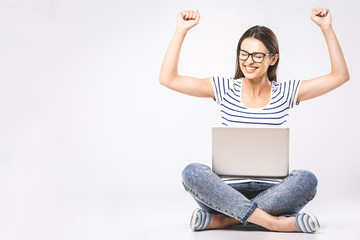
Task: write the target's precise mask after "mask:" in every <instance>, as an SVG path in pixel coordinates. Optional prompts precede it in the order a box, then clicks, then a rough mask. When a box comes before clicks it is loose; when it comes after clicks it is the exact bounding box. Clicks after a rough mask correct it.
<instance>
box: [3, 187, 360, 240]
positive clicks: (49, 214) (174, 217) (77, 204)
mask: <svg viewBox="0 0 360 240" xmlns="http://www.w3.org/2000/svg"><path fill="white" fill-rule="evenodd" d="M143 187H144V188H146V186H145V185H143ZM138 190H141V188H138ZM113 192H114V194H115V193H116V194H117V195H110V194H102V193H101V192H95V193H96V194H90V193H89V192H86V193H87V194H81V193H78V194H76V193H73V194H72V195H69V196H65V197H64V196H63V197H58V196H55V197H54V198H52V199H50V198H45V199H41V198H40V197H36V198H35V199H31V198H16V199H15V198H13V197H12V198H9V199H7V197H8V196H7V195H3V196H2V197H1V198H0V202H1V201H2V204H0V239H1V240H24V239H25V240H49V239H51V240H83V239H84V240H113V239H114V240H152V239H154V240H160V239H166V240H169V239H171V240H176V239H179V240H180V239H181V240H184V239H186V240H188V239H189V240H191V239H199V240H200V239H203V240H222V239H224V240H231V239H236V240H238V239H252V240H272V239H274V240H275V239H276V240H281V239H284V240H285V239H286V240H292V239H295V240H296V239H324V240H325V239H326V240H335V239H336V240H339V239H344V240H351V239H360V234H358V233H359V232H360V231H359V228H360V227H359V216H360V204H359V203H360V197H357V198H352V199H345V198H342V199H333V198H330V197H328V198H326V197H324V196H317V197H316V198H315V200H314V201H312V202H311V203H309V205H308V206H307V207H306V210H308V211H311V212H313V213H314V214H316V216H317V217H318V219H319V221H320V225H321V229H320V231H319V232H317V233H315V234H305V233H277V232H268V231H244V230H210V231H202V232H192V231H191V229H190V227H189V221H190V215H191V213H192V211H193V210H194V208H195V207H196V204H195V202H194V201H193V199H192V198H191V197H190V196H189V195H188V194H187V193H186V192H185V191H173V192H171V191H167V192H166V194H164V192H157V193H156V192H153V193H152V194H144V195H143V194H140V195H135V193H134V194H127V195H126V194H124V193H121V192H120V191H117V192H115V191H113ZM126 193H132V192H129V191H128V192H126Z"/></svg>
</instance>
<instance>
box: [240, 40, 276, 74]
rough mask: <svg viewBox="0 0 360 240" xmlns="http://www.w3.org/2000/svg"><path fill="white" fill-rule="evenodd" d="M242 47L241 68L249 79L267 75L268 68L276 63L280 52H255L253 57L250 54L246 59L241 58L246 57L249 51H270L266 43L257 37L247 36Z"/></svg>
mask: <svg viewBox="0 0 360 240" xmlns="http://www.w3.org/2000/svg"><path fill="white" fill-rule="evenodd" d="M240 49H241V50H243V51H240V54H239V64H240V69H241V71H242V72H243V73H244V75H245V77H246V78H247V79H258V78H264V77H267V70H268V68H269V67H270V66H271V65H274V64H275V63H276V61H277V59H278V54H276V55H275V56H264V55H262V54H256V55H255V54H254V55H252V57H251V56H250V55H249V56H248V58H247V59H246V60H241V59H245V58H246V57H247V55H248V53H250V54H251V53H255V52H257V53H264V54H269V53H270V52H269V50H268V49H267V48H266V47H265V45H264V44H263V43H262V42H261V41H259V40H257V39H256V38H245V39H244V40H243V42H242V43H241V48H240ZM262 57H263V60H262ZM254 60H255V61H254ZM261 61H262V62H261Z"/></svg>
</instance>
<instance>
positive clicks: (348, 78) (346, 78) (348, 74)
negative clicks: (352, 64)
mask: <svg viewBox="0 0 360 240" xmlns="http://www.w3.org/2000/svg"><path fill="white" fill-rule="evenodd" d="M344 79H345V82H347V81H349V80H350V73H349V72H347V73H346V74H345V77H344Z"/></svg>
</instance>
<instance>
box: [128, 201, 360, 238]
mask: <svg viewBox="0 0 360 240" xmlns="http://www.w3.org/2000/svg"><path fill="white" fill-rule="evenodd" d="M359 203H360V198H359V199H351V200H344V199H342V200H334V199H326V201H323V202H319V201H314V202H313V203H310V204H309V205H308V206H307V207H306V210H310V211H311V212H313V213H316V216H317V217H318V219H319V221H320V225H321V228H320V231H319V232H317V233H315V234H306V233H278V232H268V231H244V230H230V229H227V230H209V231H202V232H192V231H191V230H190V228H189V220H190V215H191V211H192V209H190V208H188V207H189V206H186V207H184V208H182V209H178V211H174V210H173V209H171V210H170V208H168V209H166V208H161V207H156V208H154V211H153V215H149V216H144V217H145V218H146V220H145V221H141V222H142V225H141V227H139V225H138V224H136V222H132V223H131V222H128V224H126V225H127V226H126V228H124V229H123V231H122V234H121V239H204V240H212V239H214V240H215V239H216V240H221V239H226V240H231V239H236V240H238V239H252V240H257V239H259V240H264V239H266V240H271V239H274V240H281V239H286V240H292V239H294V240H296V239H326V240H332V239H334V240H335V239H336V240H339V239H346V240H349V239H360V234H359V222H360V221H359V214H360V206H359ZM194 207H195V205H194ZM161 209H162V210H161ZM138 223H139V222H138Z"/></svg>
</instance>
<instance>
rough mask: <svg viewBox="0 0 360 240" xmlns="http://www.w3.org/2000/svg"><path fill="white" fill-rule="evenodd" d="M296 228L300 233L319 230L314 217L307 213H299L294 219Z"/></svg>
mask: <svg viewBox="0 0 360 240" xmlns="http://www.w3.org/2000/svg"><path fill="white" fill-rule="evenodd" d="M295 223H296V227H297V228H298V229H299V231H300V232H304V233H312V232H316V231H318V230H319V228H320V225H319V222H318V220H317V219H316V217H315V216H314V215H313V214H312V213H309V212H305V213H301V214H299V215H297V216H296V218H295Z"/></svg>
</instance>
